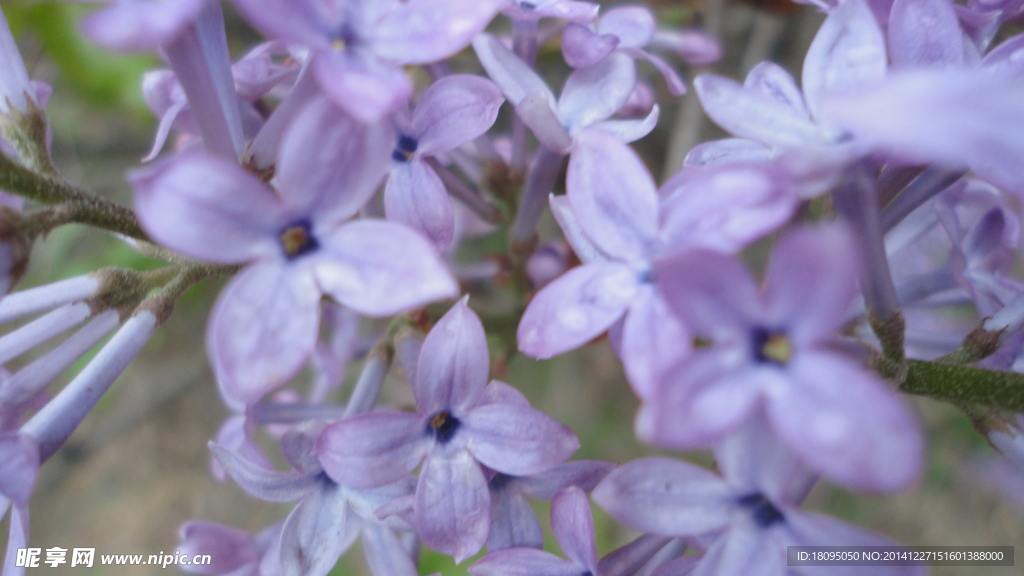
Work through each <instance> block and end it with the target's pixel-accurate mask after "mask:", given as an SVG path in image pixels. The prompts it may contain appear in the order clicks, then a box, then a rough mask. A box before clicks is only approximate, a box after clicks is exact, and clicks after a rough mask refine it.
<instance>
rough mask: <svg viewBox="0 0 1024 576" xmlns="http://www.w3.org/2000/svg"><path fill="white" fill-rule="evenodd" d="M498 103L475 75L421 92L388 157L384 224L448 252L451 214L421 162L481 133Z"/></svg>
mask: <svg viewBox="0 0 1024 576" xmlns="http://www.w3.org/2000/svg"><path fill="white" fill-rule="evenodd" d="M503 101H504V99H503V98H502V97H501V93H500V92H499V91H498V89H497V88H496V87H495V86H494V84H492V83H491V82H488V81H487V80H485V79H483V78H480V77H478V76H470V75H462V74H460V75H455V76H448V77H445V78H442V79H440V80H438V81H437V82H435V83H434V84H432V85H431V86H430V87H429V88H427V90H426V92H424V93H423V96H422V97H421V98H420V100H419V103H418V104H417V106H416V108H415V109H414V110H413V112H412V115H411V118H410V119H409V122H408V124H407V125H406V126H402V127H401V128H400V129H399V135H398V140H397V142H396V144H395V149H394V152H392V154H391V157H392V160H393V162H392V164H391V175H390V176H389V177H388V181H387V185H386V186H385V188H384V210H385V213H386V214H387V216H388V219H389V220H394V221H396V222H401V223H402V224H405V225H407V226H409V227H410V228H413V229H414V230H419V231H420V232H422V233H423V234H424V235H425V236H426V237H427V238H430V239H431V240H432V241H433V242H434V245H435V246H436V247H437V249H438V251H439V252H441V251H444V250H445V249H446V248H448V246H449V245H450V244H451V241H452V238H453V236H454V234H455V215H454V213H453V211H452V204H451V202H450V201H449V199H448V193H447V192H446V191H445V187H444V184H443V183H442V182H441V179H440V177H439V176H438V175H437V173H436V172H435V171H434V169H433V168H432V167H431V166H430V165H429V164H427V163H426V162H425V160H426V159H427V158H429V157H432V156H435V155H437V154H441V153H444V152H448V151H450V150H453V149H455V148H457V147H459V146H461V145H462V144H465V143H466V142H469V141H470V140H473V139H474V138H476V137H478V136H480V135H482V134H484V133H485V132H487V130H488V129H489V128H490V127H491V125H492V124H494V121H495V119H497V117H498V109H499V108H500V106H501V103H502V102H503Z"/></svg>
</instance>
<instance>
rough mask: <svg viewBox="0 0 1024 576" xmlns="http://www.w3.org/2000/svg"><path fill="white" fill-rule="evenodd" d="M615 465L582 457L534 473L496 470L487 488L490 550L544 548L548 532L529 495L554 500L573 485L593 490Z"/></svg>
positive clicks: (488, 545)
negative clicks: (541, 524)
mask: <svg viewBox="0 0 1024 576" xmlns="http://www.w3.org/2000/svg"><path fill="white" fill-rule="evenodd" d="M614 467H615V465H614V464H612V463H611V462H599V461H596V460H579V461H576V462H566V463H565V464H562V465H561V466H556V467H555V468H552V469H551V470H548V471H547V472H541V473H540V474H534V475H533V476H509V475H508V474H501V473H500V472H496V473H494V476H492V477H491V479H490V480H488V481H487V489H488V490H489V491H490V493H491V532H490V534H489V535H488V537H487V551H488V552H495V551H497V550H504V549H505V548H523V547H526V548H537V549H540V548H543V547H544V533H543V532H542V531H541V528H540V523H538V522H537V517H536V515H534V513H533V508H531V507H530V504H529V502H527V501H526V497H527V496H529V497H531V498H537V499H541V500H551V499H552V498H554V497H555V495H556V494H558V493H559V492H560V491H562V490H564V489H566V488H569V487H571V486H574V487H578V488H579V489H580V490H582V491H583V492H590V491H591V490H593V489H594V486H596V485H597V483H598V482H600V481H601V479H602V478H604V477H605V475H607V474H608V472H609V471H610V470H611V469H612V468H614Z"/></svg>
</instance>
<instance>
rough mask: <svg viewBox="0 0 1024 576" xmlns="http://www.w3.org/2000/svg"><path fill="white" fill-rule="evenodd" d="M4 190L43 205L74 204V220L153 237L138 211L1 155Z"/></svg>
mask: <svg viewBox="0 0 1024 576" xmlns="http://www.w3.org/2000/svg"><path fill="white" fill-rule="evenodd" d="M0 189H3V190H6V191H8V192H10V193H12V194H17V195H18V196H22V197H24V198H28V199H30V200H35V201H36V202H39V203H40V204H46V205H48V206H53V205H57V204H68V205H71V206H73V207H74V209H73V211H74V222H77V223H80V224H88V225H90V226H95V227H97V228H102V229H104V230H110V231H111V232H117V233H119V234H124V235H125V236H131V237H132V238H137V239H139V240H147V241H148V240H149V236H147V235H146V232H145V231H143V229H142V226H141V225H140V224H139V220H138V218H137V217H136V216H135V212H133V211H132V210H131V208H128V207H126V206H121V205H120V204H116V203H114V202H111V201H109V200H107V199H105V198H101V197H99V196H96V195H95V194H93V193H91V192H89V191H87V190H83V189H81V188H79V187H77V186H75V185H73V184H71V183H69V182H66V181H64V180H61V179H57V178H52V177H49V176H43V175H41V174H37V173H35V172H33V171H31V170H29V169H28V168H25V167H24V166H21V165H20V164H18V163H17V162H14V161H13V160H11V159H10V158H8V157H7V156H5V155H3V154H0Z"/></svg>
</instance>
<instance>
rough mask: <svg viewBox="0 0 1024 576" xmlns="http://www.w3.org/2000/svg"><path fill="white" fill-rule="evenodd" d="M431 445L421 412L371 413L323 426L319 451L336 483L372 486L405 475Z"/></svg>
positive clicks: (363, 486) (417, 463) (328, 472)
mask: <svg viewBox="0 0 1024 576" xmlns="http://www.w3.org/2000/svg"><path fill="white" fill-rule="evenodd" d="M429 447H430V438H429V437H428V436H427V424H426V423H425V422H424V421H423V418H422V417H420V416H419V415H418V414H407V413H405V412H370V413H368V414H360V415H358V416H353V417H351V418H346V419H344V420H340V421H338V422H335V423H333V424H331V425H329V426H327V427H326V428H324V430H323V432H321V434H320V438H319V439H318V440H317V445H316V453H317V456H318V457H319V458H320V463H321V464H322V465H323V467H324V471H326V472H327V474H328V475H329V476H330V477H331V478H332V479H333V480H334V481H335V482H337V483H339V484H342V485H344V486H351V487H353V488H373V487H376V486H383V485H385V484H390V483H392V482H397V481H398V480H401V479H402V478H404V477H405V476H406V474H409V473H410V472H412V471H413V470H414V469H415V468H416V466H418V465H419V463H420V462H421V461H422V460H423V457H424V455H426V453H427V449H428V448H429Z"/></svg>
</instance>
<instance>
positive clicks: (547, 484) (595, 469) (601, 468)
mask: <svg viewBox="0 0 1024 576" xmlns="http://www.w3.org/2000/svg"><path fill="white" fill-rule="evenodd" d="M613 468H615V464H612V463H611V462H601V461H600V460H576V461H575V462H566V463H565V464H561V465H559V466H556V467H554V468H552V469H551V470H548V471H547V472H541V473H540V474H533V475H531V476H527V477H525V478H520V479H518V480H517V482H518V483H519V486H520V487H521V489H522V491H523V493H524V494H527V495H529V496H530V497H532V498H540V499H542V500H551V499H552V498H554V497H555V494H557V493H558V492H559V491H561V490H562V489H564V488H568V487H569V486H579V487H580V488H581V489H582V490H583V491H584V492H590V491H591V490H593V489H594V486H596V485H597V483H598V482H600V481H601V479H603V478H604V477H605V476H607V475H608V473H609V472H611V470H612V469H613Z"/></svg>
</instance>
